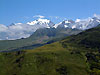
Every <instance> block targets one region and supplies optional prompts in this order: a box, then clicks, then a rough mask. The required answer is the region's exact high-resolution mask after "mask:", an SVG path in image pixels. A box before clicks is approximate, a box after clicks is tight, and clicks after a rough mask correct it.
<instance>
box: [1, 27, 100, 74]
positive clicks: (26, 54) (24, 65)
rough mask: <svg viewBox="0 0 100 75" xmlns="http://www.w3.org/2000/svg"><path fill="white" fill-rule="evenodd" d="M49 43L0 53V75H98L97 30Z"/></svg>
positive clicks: (99, 30)
mask: <svg viewBox="0 0 100 75" xmlns="http://www.w3.org/2000/svg"><path fill="white" fill-rule="evenodd" d="M52 41H53V40H52ZM52 41H51V42H50V43H51V44H50V43H48V44H47V45H44V46H42V47H39V48H36V49H34V50H23V51H16V52H8V53H0V75H100V53H99V52H100V46H99V45H100V27H96V28H92V29H89V30H86V31H84V32H81V33H79V34H78V35H72V36H69V37H67V38H65V39H63V40H60V41H58V42H54V43H52Z"/></svg>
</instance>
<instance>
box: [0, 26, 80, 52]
mask: <svg viewBox="0 0 100 75" xmlns="http://www.w3.org/2000/svg"><path fill="white" fill-rule="evenodd" d="M79 32H81V31H80V30H77V29H68V28H57V29H55V28H49V29H48V28H45V29H38V30H37V31H36V32H35V33H33V35H31V36H30V37H29V38H25V39H24V38H22V39H18V40H1V41H0V50H1V51H4V50H6V51H8V50H23V49H24V50H25V49H34V48H37V47H40V46H43V45H44V44H46V43H47V42H48V41H51V40H52V39H56V40H55V41H57V40H60V39H62V38H64V37H65V36H70V35H73V34H77V33H79Z"/></svg>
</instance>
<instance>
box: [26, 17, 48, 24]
mask: <svg viewBox="0 0 100 75" xmlns="http://www.w3.org/2000/svg"><path fill="white" fill-rule="evenodd" d="M48 23H50V20H48V19H42V18H39V19H37V20H34V21H32V22H27V24H29V25H36V24H48Z"/></svg>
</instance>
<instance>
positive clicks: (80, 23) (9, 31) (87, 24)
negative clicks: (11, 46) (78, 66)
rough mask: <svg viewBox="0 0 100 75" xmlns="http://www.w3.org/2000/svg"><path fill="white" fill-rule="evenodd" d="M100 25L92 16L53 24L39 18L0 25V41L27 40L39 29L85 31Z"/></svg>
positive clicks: (95, 16)
mask: <svg viewBox="0 0 100 75" xmlns="http://www.w3.org/2000/svg"><path fill="white" fill-rule="evenodd" d="M98 24H100V17H99V16H97V15H94V17H93V18H88V19H83V20H81V19H76V20H75V21H73V20H64V21H63V22H60V23H57V24H54V23H53V22H52V21H50V20H48V19H44V18H39V19H37V20H34V21H31V22H27V23H26V24H23V23H12V24H11V25H9V26H6V25H3V24H0V40H16V39H21V38H27V37H29V36H31V35H32V34H33V33H34V32H35V31H36V30H37V29H40V28H59V27H63V28H71V29H79V30H86V29H90V28H93V27H96V26H97V25H98Z"/></svg>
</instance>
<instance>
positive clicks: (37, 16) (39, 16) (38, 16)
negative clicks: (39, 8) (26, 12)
mask: <svg viewBox="0 0 100 75" xmlns="http://www.w3.org/2000/svg"><path fill="white" fill-rule="evenodd" d="M33 18H45V16H42V15H35V16H33Z"/></svg>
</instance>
